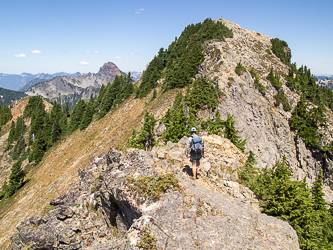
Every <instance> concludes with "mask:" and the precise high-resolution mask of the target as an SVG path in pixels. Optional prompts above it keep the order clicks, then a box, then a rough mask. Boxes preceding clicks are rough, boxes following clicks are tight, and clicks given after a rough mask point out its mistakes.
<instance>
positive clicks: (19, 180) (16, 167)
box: [5, 160, 25, 197]
mask: <svg viewBox="0 0 333 250" xmlns="http://www.w3.org/2000/svg"><path fill="white" fill-rule="evenodd" d="M21 164H22V162H21V161H20V160H19V161H17V162H15V163H14V164H13V166H12V168H11V173H10V176H9V184H8V185H5V192H6V195H5V197H11V196H13V195H14V194H15V193H16V192H17V190H18V189H19V188H20V187H21V185H22V184H23V180H24V177H25V171H24V170H23V169H22V168H21Z"/></svg>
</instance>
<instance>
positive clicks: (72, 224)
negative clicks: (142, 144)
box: [11, 136, 299, 250]
mask: <svg viewBox="0 0 333 250" xmlns="http://www.w3.org/2000/svg"><path fill="white" fill-rule="evenodd" d="M185 140H186V138H184V139H182V141H181V142H180V143H178V144H171V143H169V144H168V145H167V146H166V147H164V148H155V149H154V151H153V153H149V152H145V151H142V150H136V149H128V150H127V152H121V151H119V150H116V149H115V148H111V149H110V151H109V152H108V153H107V154H101V155H100V156H99V157H96V158H95V159H94V160H93V161H92V162H91V163H90V165H89V166H88V168H87V169H86V170H79V176H80V181H79V182H78V183H77V184H76V185H75V186H74V187H73V188H72V189H71V190H70V191H69V192H68V193H67V194H66V195H62V196H60V197H59V198H56V199H54V200H52V201H51V202H50V204H49V205H48V206H47V207H46V208H44V209H43V211H42V212H40V213H39V214H37V215H35V216H33V217H31V218H30V219H28V220H26V221H24V222H23V223H21V224H20V225H19V226H18V228H17V229H18V233H17V234H16V235H15V236H13V237H12V241H13V242H14V245H13V246H12V248H11V249H12V250H14V249H21V248H23V247H27V246H29V247H30V249H139V248H138V247H137V246H138V243H140V242H142V241H143V236H142V235H143V234H144V233H146V236H147V232H148V235H150V236H151V237H152V238H151V241H150V243H151V244H156V247H157V249H197V248H198V249H253V248H256V249H299V246H298V239H297V235H296V232H295V231H294V230H293V229H292V228H291V226H289V225H288V224H287V223H286V222H283V221H281V220H278V219H276V218H274V217H270V216H267V215H264V214H261V213H260V212H259V211H258V210H257V209H256V208H254V207H253V206H251V205H248V204H246V202H244V201H242V200H241V199H238V198H234V197H232V196H230V195H229V194H224V193H223V192H220V191H218V190H213V189H212V188H209V187H207V186H206V185H205V183H206V182H205V180H204V179H203V178H202V177H200V179H199V180H198V181H194V180H191V179H190V178H189V177H188V174H187V172H186V167H184V164H181V162H183V159H181V157H180V155H181V153H182V150H183V146H182V145H183V143H184V141H185ZM204 140H205V141H207V145H208V144H210V145H215V146H216V145H220V146H221V148H223V147H224V150H222V151H219V152H217V151H218V149H217V148H216V147H215V148H211V152H207V155H209V154H211V155H212V156H213V155H216V156H218V155H222V154H227V155H229V154H236V155H237V154H239V153H238V152H237V150H234V148H232V147H229V146H230V145H229V144H228V143H226V144H224V143H223V142H224V139H223V138H218V137H211V136H210V137H206V138H205V139H204ZM226 141H227V140H226ZM179 152H181V153H179ZM214 152H215V154H214ZM154 155H155V158H154ZM213 158H214V157H212V159H213ZM224 158H225V157H224ZM236 159H237V160H234V161H235V162H234V164H232V165H233V166H235V164H236V165H237V164H239V162H240V161H242V159H243V156H242V155H241V154H240V156H239V157H236ZM215 160H218V157H216V159H214V161H212V163H211V167H212V168H213V169H211V170H214V162H215ZM226 164H228V163H226ZM230 164H231V163H230ZM206 170H207V171H202V172H201V176H202V175H204V174H205V173H206V174H207V172H208V171H210V169H206ZM166 172H167V173H169V174H170V173H172V176H174V177H172V178H177V179H178V180H179V185H180V187H181V188H176V187H173V188H172V187H171V188H170V189H168V190H167V191H166V192H165V193H164V194H162V195H161V197H160V199H152V198H149V197H146V196H143V195H138V193H137V192H134V191H133V189H131V188H130V187H131V185H132V184H131V183H130V182H128V181H126V180H127V178H128V177H134V178H137V177H144V176H158V175H160V174H165V173H166ZM221 173H222V172H221ZM221 179H224V177H223V176H221ZM225 184H226V183H225ZM149 232H150V233H149ZM146 243H147V242H146Z"/></svg>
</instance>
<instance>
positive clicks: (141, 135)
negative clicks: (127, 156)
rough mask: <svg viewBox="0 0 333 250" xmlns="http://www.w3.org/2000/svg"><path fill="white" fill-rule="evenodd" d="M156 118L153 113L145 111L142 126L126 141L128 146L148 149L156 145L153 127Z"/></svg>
mask: <svg viewBox="0 0 333 250" xmlns="http://www.w3.org/2000/svg"><path fill="white" fill-rule="evenodd" d="M155 124H156V120H155V117H154V114H153V113H151V114H150V113H148V111H146V113H145V118H144V122H143V126H142V128H141V129H140V131H139V132H138V133H137V134H135V135H133V136H132V137H131V138H130V139H129V141H128V145H127V147H128V148H138V149H145V150H150V149H151V148H152V147H153V146H155V145H156V139H155V133H154V127H155Z"/></svg>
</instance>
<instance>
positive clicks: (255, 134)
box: [196, 19, 333, 202]
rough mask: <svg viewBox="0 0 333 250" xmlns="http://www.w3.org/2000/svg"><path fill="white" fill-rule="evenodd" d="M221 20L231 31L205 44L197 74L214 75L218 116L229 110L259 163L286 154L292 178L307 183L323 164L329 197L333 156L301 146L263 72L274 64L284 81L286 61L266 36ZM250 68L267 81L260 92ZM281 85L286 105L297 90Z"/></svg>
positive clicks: (329, 138)
mask: <svg viewBox="0 0 333 250" xmlns="http://www.w3.org/2000/svg"><path fill="white" fill-rule="evenodd" d="M220 21H222V22H223V23H224V24H225V25H226V26H227V27H229V28H230V29H232V30H233V33H234V37H233V38H227V39H225V41H222V42H216V41H209V42H207V43H205V44H204V53H205V60H204V62H203V63H202V64H201V65H200V66H199V70H198V74H197V76H196V77H200V76H202V75H207V76H209V77H210V78H211V79H214V78H215V79H217V81H218V83H219V86H220V88H221V90H222V91H223V92H224V94H225V95H224V97H223V98H222V99H223V100H222V101H221V102H220V104H219V106H218V110H219V112H220V113H221V118H222V119H226V118H227V115H228V113H230V114H232V115H233V116H234V120H235V126H236V130H238V131H239V135H240V136H241V137H242V138H243V139H246V140H247V143H246V150H252V151H253V152H254V153H255V154H256V157H257V158H258V162H259V166H260V167H266V166H268V167H270V166H272V164H274V163H275V161H276V160H278V159H281V157H282V156H283V155H285V156H287V162H288V164H289V165H290V167H291V170H292V172H293V173H294V178H295V179H297V180H303V179H304V178H305V177H306V178H307V182H308V185H309V187H311V185H312V183H313V181H314V180H315V178H316V176H317V175H318V173H319V172H320V169H323V170H324V176H325V177H324V183H325V186H326V187H325V194H326V200H327V201H329V202H331V201H333V192H332V189H333V182H332V181H331V179H332V178H331V175H332V173H333V162H331V161H330V160H329V159H324V158H323V155H322V154H321V153H320V152H317V151H310V150H308V149H306V147H305V144H304V142H303V140H302V139H301V138H298V137H296V136H295V134H294V132H292V131H291V130H290V127H289V124H288V120H289V118H290V117H291V112H286V111H284V110H283V108H282V106H280V107H275V105H274V103H275V99H274V95H276V94H277V90H276V89H275V88H274V87H273V86H272V85H271V83H270V82H269V81H268V80H267V79H266V76H267V75H268V73H269V71H270V69H271V68H272V67H273V69H274V72H275V73H276V74H278V75H280V80H281V81H282V82H285V80H284V78H283V77H284V76H286V75H287V74H288V66H287V65H285V64H284V63H282V62H281V61H280V59H279V58H277V57H276V56H275V55H274V54H273V53H269V51H270V47H271V42H270V39H271V38H270V37H268V36H266V35H263V34H259V33H257V32H254V31H249V30H246V29H243V28H241V27H240V26H239V25H238V24H235V23H232V22H230V21H227V20H223V19H221V20H220ZM239 62H241V63H242V65H243V66H244V67H245V68H246V69H247V71H246V72H244V73H243V74H241V75H239V76H238V75H237V74H236V73H235V68H236V65H237V63H239ZM251 68H254V69H255V71H256V72H257V74H258V75H259V78H260V83H262V84H263V85H264V86H265V87H266V94H265V96H263V95H262V94H261V93H260V92H259V91H258V90H257V89H256V88H255V87H254V80H253V79H252V77H251V75H250V73H249V72H248V71H249V70H250V69H251ZM283 90H284V92H285V94H286V96H287V98H288V101H289V103H290V105H291V106H292V107H295V106H296V104H297V102H298V100H299V98H300V97H299V95H298V94H297V93H295V92H293V91H291V90H290V89H289V88H288V87H287V86H286V85H283ZM326 115H327V117H332V112H331V111H327V112H326ZM201 116H202V117H204V118H208V117H213V116H214V114H212V113H209V112H203V113H202V114H201ZM331 122H332V121H331V120H330V118H329V126H328V129H327V130H326V131H324V134H325V141H327V142H330V141H332V140H333V137H332V134H333V133H332V131H333V127H332V124H333V123H331Z"/></svg>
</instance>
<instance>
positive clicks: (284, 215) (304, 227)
mask: <svg viewBox="0 0 333 250" xmlns="http://www.w3.org/2000/svg"><path fill="white" fill-rule="evenodd" d="M239 176H240V177H241V178H242V180H243V181H244V182H245V184H246V185H247V186H248V187H249V188H250V189H251V190H252V191H253V192H254V194H255V195H256V196H257V198H258V199H259V202H260V206H261V208H262V211H263V212H264V213H266V214H268V215H270V216H275V217H277V218H279V219H281V220H284V221H287V222H288V223H289V224H290V225H291V226H292V227H293V228H294V230H295V231H296V232H297V235H298V240H299V244H300V248H301V249H308V250H310V249H333V237H332V235H333V223H332V221H333V217H332V213H331V212H330V210H328V209H327V208H326V205H327V203H326V202H325V200H324V198H323V195H324V193H323V189H322V188H323V185H322V176H321V174H319V175H318V177H317V179H316V181H315V183H314V185H313V188H312V190H311V191H310V190H309V189H308V188H307V187H306V182H305V180H304V181H293V180H291V177H292V173H291V171H290V170H289V166H288V165H287V163H286V158H285V157H283V159H282V161H277V162H276V163H275V164H274V166H273V168H265V169H262V170H259V169H256V168H255V167H254V166H253V164H248V166H245V168H244V169H243V170H242V172H241V173H240V174H239ZM331 207H332V206H331Z"/></svg>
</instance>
